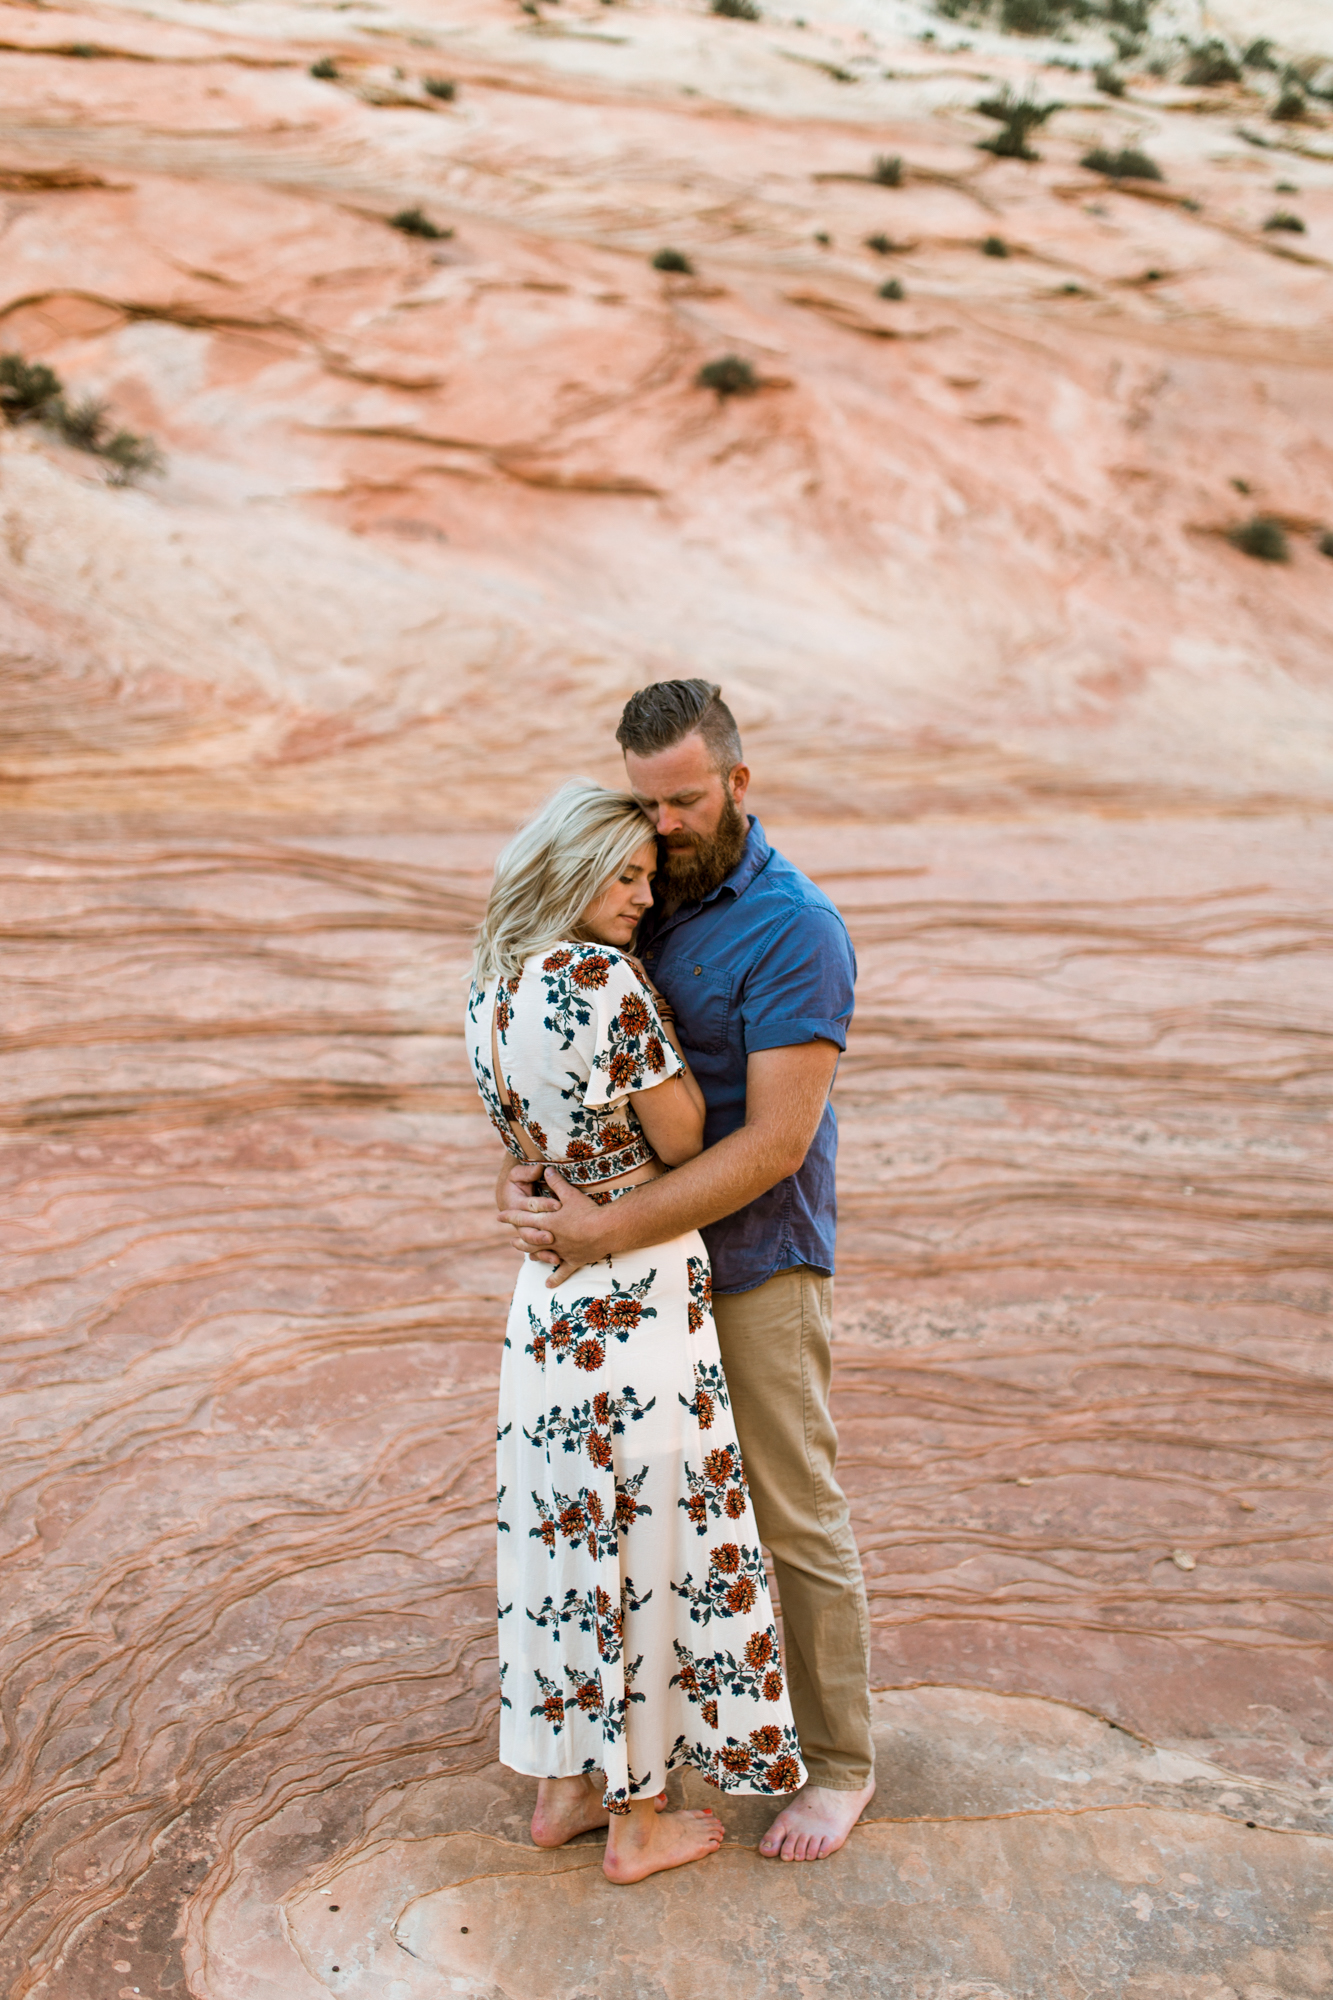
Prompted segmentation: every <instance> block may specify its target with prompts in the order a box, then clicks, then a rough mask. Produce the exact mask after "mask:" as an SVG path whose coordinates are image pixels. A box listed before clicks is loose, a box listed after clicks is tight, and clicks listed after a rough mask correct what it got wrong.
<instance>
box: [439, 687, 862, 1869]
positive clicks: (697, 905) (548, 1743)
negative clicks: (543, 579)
mask: <svg viewBox="0 0 1333 2000" xmlns="http://www.w3.org/2000/svg"><path fill="white" fill-rule="evenodd" d="M617 740H618V741H619V743H620V744H621V746H622V748H623V750H624V754H625V770H626V776H627V779H628V783H629V791H628V793H622V792H615V791H609V790H605V789H604V788H602V787H601V786H597V785H592V784H588V783H584V782H577V781H576V782H574V783H572V784H569V785H566V786H565V787H564V788H563V789H562V790H561V791H560V792H558V793H557V794H556V796H555V797H554V798H553V799H552V800H551V801H550V803H549V804H548V805H547V806H546V807H545V808H544V809H543V811H542V812H541V813H540V814H539V815H538V816H537V818H536V819H535V820H533V821H532V822H531V823H530V824H529V825H528V826H527V827H525V828H524V829H523V831H522V832H521V833H520V834H519V835H518V836H517V837H516V839H515V840H514V841H512V842H511V844H510V845H509V847H508V848H506V850H505V852H504V853H503V854H502V855H501V857H500V860H499V862H498V863H497V865H496V871H495V881H494V885H493V887H492V891H491V896H490V900H489V903H488V905H487V909H486V915H485V918H484V920H483V923H482V926H481V930H480V933H479V936H478V941H477V949H476V960H475V967H474V976H473V984H472V990H471V993H470V995H469V999H468V1008H467V1039H468V1047H469V1053H470V1056H471V1060H472V1066H473V1070H474V1072H475V1075H476V1079H477V1085H478V1088H479V1089H480V1091H481V1095H482V1098H483V1100H484V1102H485V1104H486V1108H487V1110H488V1112H489V1114H490V1116H491V1119H492V1121H493V1123H494V1124H495V1126H496V1128H497V1130H498V1131H499V1132H500V1134H501V1136H502V1137H503V1139H504V1141H505V1144H506V1146H507V1147H508V1149H509V1152H510V1155H511V1159H510V1161H509V1162H508V1163H507V1164H506V1166H505V1169H504V1171H503V1173H502V1176H501V1180H500V1183H499V1189H498V1202H499V1207H500V1210H501V1218H502V1221H503V1222H504V1223H505V1224H507V1225H508V1226H509V1227H510V1228H511V1229H512V1230H513V1232H514V1234H515V1241H516V1245H517V1247H519V1248H520V1249H523V1250H525V1251H526V1253H527V1255H526V1259H525V1261H524V1263H523V1265H522V1267H521V1269H520V1273H519V1278H518V1283H517V1285H516V1286H515V1289H514V1298H513V1303H512V1306H511V1308H510V1313H509V1324H508V1331H507V1335H506V1339H505V1346H504V1357H503V1362H502V1367H501V1377H500V1415H499V1426H498V1446H497V1460H498V1477H497V1486H498V1499H497V1515H498V1524H497V1525H498V1536H497V1541H498V1579H499V1632H500V1640H499V1649H500V1674H501V1704H502V1705H501V1719H500V1756H501V1759H502V1761H503V1762H504V1763H505V1764H507V1765H509V1766H510V1768H511V1769H513V1770H515V1771H520V1772H524V1773H526V1774H527V1775H528V1776H530V1777H535V1778H536V1779H537V1780H538V1788H537V1806H536V1811H535V1813H534V1815H533V1822H532V1832H533V1838H534V1840H535V1841H536V1842H537V1844H538V1845H539V1846H543V1847H556V1846H559V1845H560V1844H561V1843H562V1842H564V1841H566V1840H570V1839H572V1838H573V1837H574V1836H575V1835H576V1834H578V1833H581V1832H584V1831H586V1830H588V1829H589V1828H591V1827H596V1826H603V1825H605V1826H607V1827H608V1836H607V1854H606V1862H605V1870H606V1873H607V1875H608V1876H609V1877H610V1878H611V1880H612V1881H616V1882H635V1881H640V1880H642V1879H643V1878H644V1877H645V1876H647V1875H651V1874H654V1873H656V1872H657V1871H658V1870H660V1869H664V1868H675V1867H679V1866H680V1865H681V1864H682V1863H684V1862H689V1861H698V1860H702V1859H704V1858H705V1857H706V1856H707V1855H709V1854H711V1853H712V1852H713V1851H714V1850H715V1849H716V1848H717V1847H718V1846H720V1845H721V1842H722V1838H723V1829H722V1825H721V1822H720V1821H719V1820H718V1818H717V1817H716V1815H715V1814H713V1813H712V1812H711V1811H699V1812H692V1811H682V1812H668V1811H666V1810H665V1806H666V1799H665V1793H664V1786H665V1783H666V1777H667V1773H668V1771H671V1770H673V1769H681V1768H683V1767H685V1766H692V1767H693V1768H694V1769H695V1770H697V1771H698V1772H700V1773H701V1774H702V1776H703V1777H704V1778H706V1779H707V1780H708V1782H709V1783H710V1784H712V1785H714V1786H716V1787H717V1788H718V1789H720V1790H721V1791H723V1792H748V1793H761V1794H765V1795H770V1796H772V1797H774V1798H775V1799H779V1800H782V1801H784V1803H783V1804H782V1807H781V1810H780V1811H779V1812H778V1813H777V1815H776V1817H775V1819H774V1821H773V1824H772V1825H771V1826H770V1828H769V1830H768V1832H767V1834H766V1835H765V1836H764V1838H763V1840H762V1841H761V1843H760V1851H761V1853H763V1854H765V1855H768V1856H771V1857H774V1858H779V1857H780V1858H781V1859H783V1860H785V1861H815V1860H820V1859H822V1858H823V1857H824V1856H826V1855H828V1854H831V1853H833V1852H835V1851H836V1850H837V1849H838V1848H839V1847H841V1846H842V1844H843V1842H844V1841H845V1840H846V1838H847V1835H848V1833H849V1832H850V1831H851V1828H852V1826H853V1825H854V1824H855V1822H856V1820H857V1818H858V1817H859V1815H860V1813H861V1811H862V1809H863V1807H864V1806H865V1805H866V1804H867V1802H868V1801H869V1799H870V1797H871V1795H872V1793H873V1791H874V1777H873V1750H872V1744H871V1735H870V1701H869V1623H868V1618H867V1612H866V1598H865V1588H864V1585H863V1582H862V1578H861V1567H860V1562H859V1559H858V1557H857V1552H856V1545H855V1542H854V1540H853V1537H852V1531H851V1525H850V1521H849V1518H848V1510H847V1503H846V1500H845V1499H844V1497H843V1494H842V1492H841V1489H840V1488H839V1486H838V1484H837V1480H836V1477H835V1472H834V1467H835V1460H836V1456H837V1437H836V1434H835V1432H834V1428H833V1423H832V1420H831V1418H830V1415H829V1409H828V1390H829V1377H830V1357H829V1320H830V1310H831V1304H832V1299H831V1293H832V1271H833V1243H834V1222H835V1207H834V1155H835V1149H836V1144H837V1127H836V1123H835V1120H834V1116H833V1111H832V1109H831V1107H830V1105H829V1102H828V1094H829V1089H830V1086H831V1084H832V1082H833V1075H834V1071H835V1069H836V1067H837V1061H838V1054H839V1051H840V1050H841V1049H842V1048H843V1047H844V1046H845V1044H846V1034H847V1025H848V1022H849V1021H850V1019H851V1014H852V1004H853V984H854V980H855V974H856V964H855V960H854V958H853V955H852V949H851V944H850V941H849V939H848V937H847V933H846V930H845V928H844V926H843V923H842V919H841V917H840V916H839V915H838V912H837V910H836V909H835V908H834V906H833V904H832V903H831V902H830V901H829V900H828V898H827V897H826V896H824V895H823V894H822V893H821V892H820V891H819V890H818V889H817V888H816V887H815V886H814V884H813V883H812V882H810V881H808V880H807V878H806V877H805V876H804V875H802V874H801V873H800V871H799V870H798V869H796V868H794V867H793V866H792V864H791V863H790V862H789V861H787V860H785V859H784V858H783V856H782V855H780V854H778V853H777V852H776V851H775V850H774V849H773V848H771V847H770V846H769V844H768V841H767V840H766V839H765V836H764V831H763V828H762V827H761V826H760V824H759V822H758V821H757V820H756V819H753V818H749V817H747V815H746V814H745V811H744V803H745V794H746V789H747V786H748V784H749V778H750V774H749V771H748V770H747V768H746V766H745V764H744V763H743V762H742V754H741V743H740V737H739V734H738V733H737V729H736V724H735V721H734V720H733V718H732V715H731V712H730V710H729V709H728V708H727V706H726V704H725V703H724V702H723V701H722V699H721V695H720V690H719V689H718V688H717V687H715V686H714V685H712V683H710V682H707V681H701V680H687V681H663V682H659V683H657V684H656V685H654V686H652V687H648V688H644V689H643V690H642V691H641V692H640V693H638V694H636V695H635V696H634V697H633V698H632V700H631V701H630V702H629V703H628V704H627V705H626V708H625V711H624V714H623V716H622V718H621V723H620V727H619V729H618V731H617ZM701 1232H702V1233H701ZM764 1548H766V1549H767V1550H768V1551H769V1554H770V1556H771V1557H772V1561H773V1568H774V1572H775V1574H776V1577H777V1583H778V1591H779V1594H780V1599H781V1605H782V1614H783V1625H784V1636H785V1648H786V1655H787V1657H786V1665H785V1670H784V1664H783V1661H782V1658H781V1656H780V1651H779V1646H778V1640H777V1634H776V1631H775V1629H774V1622H773V1607H772V1603H771V1601H770V1597H769V1591H768V1584H767V1580H766V1577H765V1571H764V1562H763V1555H762V1549H764Z"/></svg>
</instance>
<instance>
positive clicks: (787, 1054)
mask: <svg viewBox="0 0 1333 2000" xmlns="http://www.w3.org/2000/svg"><path fill="white" fill-rule="evenodd" d="M838 1055H839V1050H838V1048H837V1046H836V1044H835V1043H833V1042H827V1041H812V1042H799V1043H795V1044H793V1045H791V1046H789V1047H786V1048H778V1049H760V1050H757V1051H756V1052H755V1054H753V1055H752V1056H751V1057H750V1058H749V1060H748V1062H747V1064H746V1069H745V1123H744V1125H742V1126H741V1128H740V1130H739V1131H737V1132H731V1133H729V1134H728V1135H727V1137H726V1138H725V1139H720V1140H719V1141H718V1143H717V1145H716V1146H710V1147H708V1149H707V1150H706V1151H705V1152H703V1153H700V1155H699V1156H698V1158H697V1159H694V1160H688V1161H687V1162H686V1163H685V1165H684V1166H681V1167H677V1168H676V1169H675V1170H674V1171H673V1172H672V1173H669V1174H666V1175H664V1176H663V1177H662V1179H661V1180H657V1181H649V1182H647V1183H646V1184H645V1185H644V1186H642V1187H639V1188H636V1189H635V1191H634V1195H633V1198H632V1199H629V1198H626V1199H625V1200H622V1201H614V1202H609V1203H607V1204H606V1205H605V1206H604V1207H603V1206H599V1205H598V1203H596V1202H593V1201H589V1200H588V1197H587V1196H586V1195H585V1194H583V1193H581V1192H580V1191H579V1189H577V1188H572V1187H568V1186H567V1185H566V1184H565V1183H564V1182H563V1181H562V1180H561V1179H560V1177H559V1175H558V1174H556V1173H555V1172H554V1171H552V1170H551V1169H549V1168H548V1169H547V1184H548V1186H551V1187H553V1188H555V1189H557V1190H558V1193H559V1202H560V1207H559V1209H558V1211H556V1212H554V1213H551V1214H545V1215H541V1216H540V1217H538V1216H534V1214H533V1213H532V1211H531V1210H530V1209H528V1208H520V1207H519V1206H517V1204H515V1205H514V1206H512V1207H510V1208H507V1209H505V1210H504V1212H503V1213H502V1214H501V1216H500V1220H501V1222H503V1223H506V1224H507V1225H508V1226H509V1227H510V1228H512V1229H513V1230H514V1233H515V1239H516V1242H515V1247H516V1248H519V1249H528V1250H536V1251H539V1252H545V1253H548V1254H554V1255H555V1256H558V1257H559V1258H560V1259H561V1261H562V1262H564V1263H568V1264H574V1265H578V1264H594V1263H596V1262H597V1260H598V1259H599V1258H601V1257H611V1256H624V1255H626V1254H627V1253H628V1252H629V1251H631V1250H646V1249H648V1248H650V1247H651V1246H652V1245H653V1244H654V1243H669V1242H670V1241H671V1239H672V1238H673V1237H675V1236H683V1235H684V1233H685V1231H686V1230H687V1229H699V1228H702V1227H703V1225H704V1224H705V1223H709V1222H720V1221H721V1219H722V1217H723V1216H724V1215H734V1214H735V1213H736V1210H737V1209H738V1208H744V1207H745V1205H746V1203H747V1202H751V1201H754V1200H755V1199H756V1198H757V1197H758V1196H759V1195H761V1194H766V1193H767V1192H768V1190H769V1188H771V1187H776V1186H777V1184H778V1182H779V1181H782V1180H786V1178H787V1176H788V1175H789V1174H794V1173H795V1172H796V1170H797V1168H798V1167H799V1166H800V1164H801V1162H802V1161H803V1160H804V1158H805V1156H806V1154H807V1152H808V1151H809V1150H810V1143H811V1141H812V1140H813V1138H814V1136H815V1133H816V1132H817V1131H818V1129H819V1121H820V1119H821V1118H822V1117H823V1115H824V1106H825V1103H826V1102H827V1100H828V1094H829V1086H830V1084H831V1083H832V1081H833V1072H834V1070H835V1069H836V1068H837V1064H838Z"/></svg>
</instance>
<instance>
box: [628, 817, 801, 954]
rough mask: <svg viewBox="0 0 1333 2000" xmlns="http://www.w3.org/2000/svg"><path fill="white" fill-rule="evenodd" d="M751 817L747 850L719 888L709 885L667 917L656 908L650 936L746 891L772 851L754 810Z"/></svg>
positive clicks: (659, 934)
mask: <svg viewBox="0 0 1333 2000" xmlns="http://www.w3.org/2000/svg"><path fill="white" fill-rule="evenodd" d="M749 820H750V830H749V832H748V833H747V834H746V836H745V848H744V851H743V853H742V855H741V858H740V860H739V861H738V862H737V863H736V866H735V867H734V868H733V869H732V871H731V873H730V874H729V875H724V876H723V878H722V880H721V881H720V882H719V883H718V885H717V887H716V889H710V890H709V892H708V894H707V895H706V896H703V897H701V898H700V899H699V901H698V902H696V903H682V904H681V906H680V908H679V909H678V910H675V911H673V913H672V914H671V916H669V917H666V918H662V917H657V916H656V912H654V918H655V921H653V922H652V924H651V929H650V935H651V936H654V937H660V936H661V935H662V933H663V932H665V931H668V930H673V929H674V928H675V926H676V925H677V924H680V923H684V922H685V921H686V920H687V919H688V918H690V917H693V916H696V915H697V914H698V912H699V911H700V910H706V909H707V908H708V905H709V904H710V903H716V902H717V901H718V900H719V898H720V897H722V896H730V897H732V898H733V899H734V898H735V897H737V896H743V895H744V894H745V891H746V890H747V889H748V888H749V886H750V884H751V882H753V880H754V878H755V876H756V875H757V874H758V873H759V872H760V870H761V869H762V868H764V867H766V866H767V864H768V861H769V858H770V856H771V855H772V852H773V850H772V848H771V847H770V846H769V844H768V835H767V834H766V833H765V832H764V829H763V827H762V826H761V824H760V823H759V821H758V820H757V819H756V818H755V816H754V814H753V813H751V814H750V815H749Z"/></svg>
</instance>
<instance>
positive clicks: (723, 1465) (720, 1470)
mask: <svg viewBox="0 0 1333 2000" xmlns="http://www.w3.org/2000/svg"><path fill="white" fill-rule="evenodd" d="M733 1469H734V1468H733V1466H732V1459H731V1446H730V1445H729V1444H724V1445H723V1446H722V1447H721V1449H720V1450H718V1451H710V1452H709V1453H708V1455H707V1457H706V1458H705V1459H704V1478H705V1479H706V1480H707V1481H708V1483H709V1485H710V1486H725V1485H726V1483H727V1481H728V1480H729V1479H730V1477H731V1475H732V1471H733Z"/></svg>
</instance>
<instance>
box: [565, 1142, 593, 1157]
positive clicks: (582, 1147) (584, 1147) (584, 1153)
mask: <svg viewBox="0 0 1333 2000" xmlns="http://www.w3.org/2000/svg"><path fill="white" fill-rule="evenodd" d="M594 1157H595V1151H594V1148H593V1147H591V1146H590V1145H589V1144H588V1142H587V1140H586V1139H571V1140H570V1142H569V1152H568V1154H567V1155H566V1158H568V1159H571V1160H591V1159H593V1158H594Z"/></svg>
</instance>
